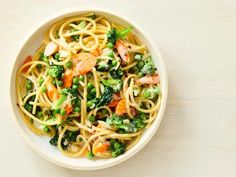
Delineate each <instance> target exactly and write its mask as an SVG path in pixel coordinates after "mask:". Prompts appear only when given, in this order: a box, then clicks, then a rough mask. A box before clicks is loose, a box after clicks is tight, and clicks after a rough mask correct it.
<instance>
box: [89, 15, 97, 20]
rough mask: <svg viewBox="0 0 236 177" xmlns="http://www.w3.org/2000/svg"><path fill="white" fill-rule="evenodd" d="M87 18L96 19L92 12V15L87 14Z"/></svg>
mask: <svg viewBox="0 0 236 177" xmlns="http://www.w3.org/2000/svg"><path fill="white" fill-rule="evenodd" d="M88 18H91V19H93V20H94V19H96V15H95V14H93V15H90V16H88Z"/></svg>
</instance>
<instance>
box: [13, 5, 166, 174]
mask: <svg viewBox="0 0 236 177" xmlns="http://www.w3.org/2000/svg"><path fill="white" fill-rule="evenodd" d="M76 12H77V13H81V14H82V13H86V12H95V13H96V12H101V13H106V14H108V15H113V16H116V17H118V18H120V19H122V20H124V21H125V22H128V23H130V24H132V25H133V26H134V27H135V28H136V29H138V31H139V32H140V33H141V34H142V35H143V36H144V38H145V39H146V40H147V41H148V42H149V43H150V46H152V48H153V51H155V53H156V54H157V55H158V59H157V60H158V63H159V67H160V68H161V70H162V77H163V80H162V87H164V88H165V92H164V94H163V95H162V103H161V108H160V110H159V112H158V114H157V116H159V120H158V121H157V122H156V125H155V126H154V129H153V130H152V131H151V132H150V134H149V135H148V136H147V137H146V139H145V140H144V142H143V144H140V145H139V147H138V148H137V149H135V150H134V151H132V152H131V153H129V154H127V153H126V154H123V156H122V158H116V159H117V160H114V161H113V162H112V163H108V164H102V165H98V166H93V167H89V166H88V167H80V166H72V165H69V164H67V163H61V162H59V161H57V160H55V159H54V158H51V157H50V156H48V155H47V154H46V153H43V152H41V151H40V150H39V148H38V147H37V146H36V144H34V143H33V142H32V141H31V140H30V138H29V137H28V135H27V134H26V133H25V132H24V130H23V129H22V128H21V125H20V123H19V121H18V119H17V115H16V114H15V111H14V107H15V106H14V102H13V100H15V98H13V96H12V94H11V92H12V91H11V89H12V88H14V89H15V83H12V80H14V77H15V75H14V68H15V65H16V59H17V58H18V56H19V54H20V52H21V51H22V49H23V47H24V46H25V44H26V43H27V41H28V39H30V37H31V36H33V35H34V33H35V32H37V30H38V29H39V28H40V27H42V26H43V25H46V24H47V23H50V22H51V21H53V20H55V19H56V18H63V17H65V16H67V15H70V14H72V13H76ZM10 78H11V79H10V102H11V112H12V113H13V116H12V119H13V120H14V121H13V122H14V123H15V125H16V127H17V128H18V130H19V132H20V135H21V137H23V139H24V141H25V142H26V143H27V144H28V145H29V146H30V148H31V149H33V150H34V151H36V152H37V153H38V154H39V155H40V156H42V157H43V158H44V159H46V160H48V161H50V162H52V163H54V164H56V165H58V166H61V167H65V168H68V169H73V170H97V169H104V168H108V167H111V166H114V165H117V164H120V163H121V162H124V161H126V160H127V159H129V158H131V157H132V156H134V155H135V154H137V153H138V152H139V151H140V150H141V149H143V147H144V146H145V145H146V144H147V143H148V142H149V141H150V140H151V139H152V137H153V136H154V134H155V133H156V132H157V129H158V127H159V126H160V123H161V121H162V118H163V116H164V112H165V109H166V104H167V97H168V78H167V72H166V64H165V62H164V59H163V57H162V55H161V53H160V51H159V49H158V47H157V45H156V42H154V41H153V40H152V38H151V37H150V36H149V35H148V33H147V32H144V30H143V28H142V27H140V25H138V24H137V23H136V22H134V21H133V20H130V19H129V18H128V17H127V16H124V15H121V12H117V11H115V10H114V9H112V10H107V9H104V8H101V7H87V6H86V7H79V8H68V9H64V10H59V11H58V12H57V13H54V14H53V15H50V16H48V17H47V18H43V19H42V20H40V21H39V22H37V24H36V25H34V27H33V28H32V29H31V30H29V31H28V32H27V34H26V35H25V36H24V37H23V38H22V40H21V41H20V42H19V44H18V47H17V50H16V54H15V55H14V63H13V67H12V68H11V77H10Z"/></svg>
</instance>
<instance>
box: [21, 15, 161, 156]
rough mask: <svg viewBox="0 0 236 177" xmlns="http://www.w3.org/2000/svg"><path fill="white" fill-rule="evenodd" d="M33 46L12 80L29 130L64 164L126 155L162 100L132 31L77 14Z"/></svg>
mask: <svg viewBox="0 0 236 177" xmlns="http://www.w3.org/2000/svg"><path fill="white" fill-rule="evenodd" d="M40 45H41V46H40ZM39 46H40V47H39V48H38V50H37V51H36V52H35V53H34V54H33V55H29V56H28V57H27V58H26V59H25V61H24V63H23V64H22V65H21V66H20V68H19V69H18V72H17V76H16V87H17V88H16V89H17V102H18V107H19V109H20V111H21V113H22V117H23V120H24V122H25V124H26V125H27V126H28V128H29V129H30V130H32V132H34V133H35V134H37V135H39V136H42V135H46V136H49V137H50V140H49V144H50V145H52V146H56V147H57V148H58V149H59V150H60V151H61V152H62V153H63V154H64V155H65V156H68V157H88V158H90V159H95V158H113V157H117V156H119V155H121V154H123V153H125V152H126V151H127V150H129V149H130V148H132V147H133V146H134V145H135V144H136V143H137V142H138V141H139V139H140V137H141V136H142V134H143V132H144V131H145V129H147V128H148V127H149V126H150V125H151V124H152V122H153V121H154V120H155V118H156V116H157V114H158V110H159V107H160V104H161V99H162V98H161V97H162V95H161V86H160V81H159V75H158V72H157V69H156V66H155V65H154V62H153V60H152V56H151V55H150V53H149V51H148V49H147V48H146V46H145V44H144V43H142V41H140V39H138V38H137V37H136V36H135V34H134V33H133V32H132V26H126V27H125V26H122V25H119V24H117V23H114V22H112V21H110V20H109V19H107V18H105V17H103V16H100V15H97V14H95V13H89V14H83V15H79V16H74V17H70V18H65V19H63V20H60V21H58V22H56V23H55V24H53V25H52V26H51V28H50V29H49V31H48V33H47V34H46V35H45V39H44V40H43V41H42V43H41V41H39Z"/></svg>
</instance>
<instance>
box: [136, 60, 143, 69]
mask: <svg viewBox="0 0 236 177" xmlns="http://www.w3.org/2000/svg"><path fill="white" fill-rule="evenodd" d="M143 66H144V62H143V61H139V62H138V64H137V67H138V69H142V67H143Z"/></svg>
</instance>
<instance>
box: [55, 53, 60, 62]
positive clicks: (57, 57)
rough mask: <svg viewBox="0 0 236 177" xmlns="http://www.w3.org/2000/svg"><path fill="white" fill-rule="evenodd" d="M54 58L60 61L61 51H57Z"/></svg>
mask: <svg viewBox="0 0 236 177" xmlns="http://www.w3.org/2000/svg"><path fill="white" fill-rule="evenodd" d="M54 59H55V60H57V61H60V53H56V54H55V56H54Z"/></svg>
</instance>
